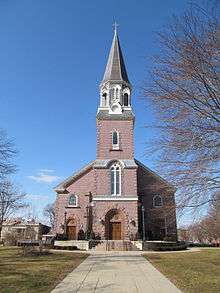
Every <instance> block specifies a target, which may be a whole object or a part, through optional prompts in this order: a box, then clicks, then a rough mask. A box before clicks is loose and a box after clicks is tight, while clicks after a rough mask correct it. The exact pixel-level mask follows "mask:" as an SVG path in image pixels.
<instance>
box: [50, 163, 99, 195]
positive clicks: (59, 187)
mask: <svg viewBox="0 0 220 293" xmlns="http://www.w3.org/2000/svg"><path fill="white" fill-rule="evenodd" d="M94 162H95V160H94V161H92V162H90V163H89V164H87V165H86V166H84V167H83V168H81V169H80V170H79V171H77V172H75V173H73V175H71V176H70V177H68V178H67V179H66V180H64V181H63V182H61V183H60V184H59V185H57V186H56V187H55V188H54V191H56V192H58V193H61V192H65V190H66V187H68V186H69V185H70V183H71V182H73V181H75V180H76V179H77V178H78V177H79V176H81V175H82V174H84V173H85V172H86V171H88V170H89V169H91V168H92V166H93V164H94Z"/></svg>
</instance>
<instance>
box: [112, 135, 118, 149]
mask: <svg viewBox="0 0 220 293" xmlns="http://www.w3.org/2000/svg"><path fill="white" fill-rule="evenodd" d="M112 148H113V149H114V150H116V149H119V133H118V131H116V130H115V131H113V132H112Z"/></svg>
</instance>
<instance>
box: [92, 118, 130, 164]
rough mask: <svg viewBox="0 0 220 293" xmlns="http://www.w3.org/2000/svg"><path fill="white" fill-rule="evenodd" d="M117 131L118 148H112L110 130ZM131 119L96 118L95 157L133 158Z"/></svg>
mask: <svg viewBox="0 0 220 293" xmlns="http://www.w3.org/2000/svg"><path fill="white" fill-rule="evenodd" d="M114 130H117V131H118V132H119V147H120V149H119V150H112V132H113V131H114ZM133 135H134V126H133V121H132V120H119V121H117V120H116V121H114V120H97V159H133V158H134V141H133Z"/></svg>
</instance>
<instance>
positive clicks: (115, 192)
mask: <svg viewBox="0 0 220 293" xmlns="http://www.w3.org/2000/svg"><path fill="white" fill-rule="evenodd" d="M117 168H118V169H119V170H117ZM112 172H113V174H114V181H113V183H114V193H112V194H111V195H112V196H120V195H121V166H120V164H119V163H117V162H116V163H114V164H113V165H111V167H110V184H111V188H112ZM117 172H118V173H119V174H118V175H119V182H118V184H119V186H118V187H119V192H118V193H117Z"/></svg>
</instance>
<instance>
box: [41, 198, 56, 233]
mask: <svg viewBox="0 0 220 293" xmlns="http://www.w3.org/2000/svg"><path fill="white" fill-rule="evenodd" d="M44 216H45V217H46V218H47V219H49V221H50V225H51V227H52V228H53V226H54V220H55V203H48V204H47V205H46V207H45V208H44Z"/></svg>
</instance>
